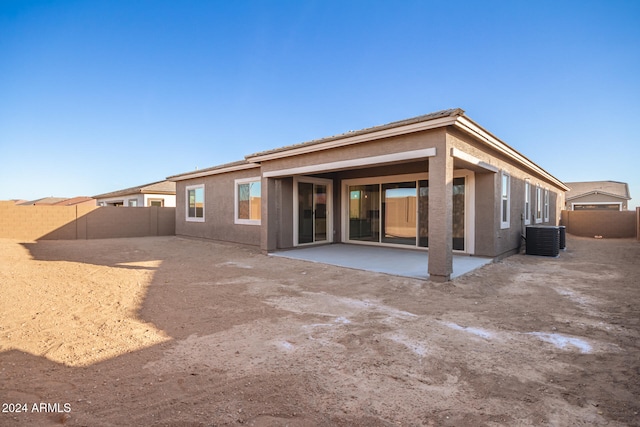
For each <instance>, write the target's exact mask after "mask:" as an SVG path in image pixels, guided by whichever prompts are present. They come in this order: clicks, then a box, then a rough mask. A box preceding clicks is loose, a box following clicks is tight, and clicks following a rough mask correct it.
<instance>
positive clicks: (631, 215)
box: [561, 208, 640, 238]
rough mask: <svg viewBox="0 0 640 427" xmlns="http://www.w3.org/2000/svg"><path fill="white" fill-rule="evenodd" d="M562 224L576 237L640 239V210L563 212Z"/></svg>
mask: <svg viewBox="0 0 640 427" xmlns="http://www.w3.org/2000/svg"><path fill="white" fill-rule="evenodd" d="M561 224H562V225H564V226H565V227H567V233H569V234H573V235H575V236H583V237H594V236H602V237H604V238H623V237H636V238H638V237H639V234H638V233H639V231H638V228H639V227H640V208H638V209H636V210H635V211H562V221H561Z"/></svg>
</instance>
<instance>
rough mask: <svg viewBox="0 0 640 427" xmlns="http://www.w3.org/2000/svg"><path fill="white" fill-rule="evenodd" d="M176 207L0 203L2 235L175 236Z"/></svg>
mask: <svg viewBox="0 0 640 427" xmlns="http://www.w3.org/2000/svg"><path fill="white" fill-rule="evenodd" d="M175 217H176V215H175V208H168V207H158V206H150V207H112V206H100V207H98V206H82V205H79V206H16V205H15V204H14V203H13V202H0V238H7V239H17V240H76V239H108V238H116V237H144V236H171V235H175V229H176V228H175Z"/></svg>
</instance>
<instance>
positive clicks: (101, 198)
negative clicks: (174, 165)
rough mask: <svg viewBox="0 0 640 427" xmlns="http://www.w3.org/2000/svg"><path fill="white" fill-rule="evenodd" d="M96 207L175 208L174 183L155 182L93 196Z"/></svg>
mask: <svg viewBox="0 0 640 427" xmlns="http://www.w3.org/2000/svg"><path fill="white" fill-rule="evenodd" d="M93 198H94V199H96V201H97V204H98V206H130V207H144V206H160V207H175V206H176V183H175V182H173V181H168V180H165V181H157V182H152V183H150V184H144V185H139V186H137V187H131V188H125V189H124V190H117V191H112V192H110V193H104V194H98V195H97V196H93Z"/></svg>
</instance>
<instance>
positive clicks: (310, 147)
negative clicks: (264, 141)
mask: <svg viewBox="0 0 640 427" xmlns="http://www.w3.org/2000/svg"><path fill="white" fill-rule="evenodd" d="M455 121H456V117H442V118H439V119H433V120H428V121H424V122H420V123H413V124H409V125H404V126H398V127H393V128H390V129H383V130H379V131H373V132H366V133H358V134H357V135H354V136H349V135H348V134H345V135H344V136H338V137H335V139H331V140H330V141H327V142H319V143H317V144H309V143H303V144H301V146H300V147H295V146H293V147H291V148H289V149H287V150H282V151H276V152H273V153H269V152H266V153H265V154H260V153H257V154H255V155H249V156H247V157H245V158H246V159H247V160H248V161H250V162H263V161H266V160H274V159H281V158H283V157H291V156H297V155H300V154H308V153H314V152H316V151H322V150H329V149H331V148H337V147H344V146H347V145H353V144H359V143H361V142H369V141H375V140H377V139H383V138H390V137H393V136H398V135H404V134H408V133H413V132H420V131H424V130H429V129H435V128H440V127H444V126H450V125H452V124H454V123H455Z"/></svg>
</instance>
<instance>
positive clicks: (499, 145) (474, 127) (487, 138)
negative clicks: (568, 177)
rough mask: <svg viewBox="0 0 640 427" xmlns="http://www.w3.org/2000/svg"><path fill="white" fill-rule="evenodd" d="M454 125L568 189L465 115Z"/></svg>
mask: <svg viewBox="0 0 640 427" xmlns="http://www.w3.org/2000/svg"><path fill="white" fill-rule="evenodd" d="M454 126H455V127H457V128H458V129H460V130H462V131H464V132H465V133H467V134H470V135H471V136H473V137H475V138H476V139H478V140H480V141H482V142H483V143H484V144H486V145H488V146H489V147H491V148H492V149H494V150H496V151H498V152H500V153H502V154H503V155H505V156H507V157H508V158H510V159H512V160H514V161H516V162H517V163H519V164H520V165H522V166H524V167H526V168H527V169H529V170H532V171H534V172H536V173H537V174H539V175H541V176H543V177H544V178H545V179H547V180H549V181H550V182H552V183H553V184H554V185H556V186H557V187H558V188H560V189H562V190H564V191H569V187H567V186H566V185H565V184H564V183H563V182H562V181H560V180H559V179H558V178H556V177H554V176H553V175H551V174H550V173H549V172H547V171H546V170H544V169H542V168H541V167H540V166H538V165H537V164H536V163H534V162H533V161H531V160H529V159H528V158H527V157H526V156H524V155H523V154H521V153H519V152H518V151H516V150H515V149H513V148H511V147H510V146H509V145H507V144H506V143H504V142H503V141H501V140H500V139H499V138H498V137H496V136H495V135H493V134H492V133H490V132H489V131H487V130H486V129H484V128H483V127H482V126H480V125H478V124H477V123H475V122H474V121H473V120H471V119H470V118H468V117H466V116H463V117H458V118H457V120H456V121H455V123H454Z"/></svg>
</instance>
